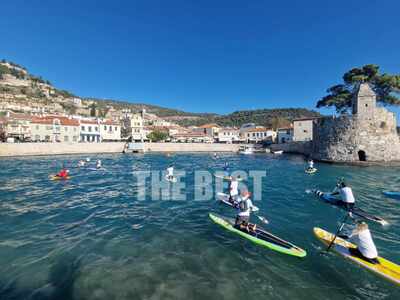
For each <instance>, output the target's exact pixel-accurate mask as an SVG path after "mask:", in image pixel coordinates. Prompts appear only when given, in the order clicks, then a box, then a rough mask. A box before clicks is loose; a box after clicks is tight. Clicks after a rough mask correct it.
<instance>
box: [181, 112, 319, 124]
mask: <svg viewBox="0 0 400 300" xmlns="http://www.w3.org/2000/svg"><path fill="white" fill-rule="evenodd" d="M319 116H321V114H320V113H318V112H316V111H313V110H308V109H305V108H278V109H256V110H242V111H235V112H233V113H231V114H227V115H207V116H202V117H198V118H190V119H182V120H178V121H177V122H178V123H179V124H181V125H185V126H188V125H203V124H206V123H216V124H218V125H220V126H238V127H239V126H241V125H243V124H245V123H256V124H257V125H262V126H266V127H272V128H274V129H276V128H279V127H286V126H288V125H290V122H291V121H292V120H293V119H298V118H308V117H319Z"/></svg>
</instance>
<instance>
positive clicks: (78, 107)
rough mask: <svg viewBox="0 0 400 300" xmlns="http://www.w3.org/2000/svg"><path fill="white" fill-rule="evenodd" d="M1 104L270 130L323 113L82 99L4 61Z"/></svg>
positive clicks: (1, 63) (0, 72)
mask: <svg viewBox="0 0 400 300" xmlns="http://www.w3.org/2000/svg"><path fill="white" fill-rule="evenodd" d="M0 101H1V102H2V103H3V104H5V105H3V107H6V108H7V107H8V109H12V110H16V111H18V110H25V109H26V108H27V107H28V108H29V107H32V108H33V109H32V111H36V112H47V113H68V114H80V115H83V116H99V117H112V118H119V117H121V116H122V115H123V111H126V110H130V111H131V112H139V111H141V110H142V109H146V111H147V112H148V113H151V114H155V115H157V116H159V117H161V118H165V119H167V120H170V121H173V122H176V123H178V124H180V125H183V126H189V125H204V124H206V123H217V124H218V125H221V126H241V125H242V124H245V123H256V124H257V125H263V126H268V127H273V128H277V127H284V126H288V125H289V124H290V122H291V121H292V120H293V119H296V118H304V117H315V116H320V114H319V113H317V112H315V111H312V110H307V109H304V108H284V109H257V110H245V111H236V112H233V113H231V114H227V115H219V114H213V113H190V112H185V111H181V110H177V109H171V108H165V107H161V106H156V105H151V104H145V103H131V102H128V101H121V100H110V99H97V98H81V97H78V96H75V95H74V94H73V93H71V92H69V91H65V90H62V89H58V88H56V87H54V86H53V85H52V84H51V82H50V81H48V80H46V79H43V78H42V77H41V76H35V75H32V74H30V73H29V72H28V70H27V69H26V68H24V67H23V66H20V65H18V64H16V63H13V62H10V61H6V60H4V59H3V60H1V61H0Z"/></svg>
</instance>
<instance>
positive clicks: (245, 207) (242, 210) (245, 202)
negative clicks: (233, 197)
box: [235, 190, 256, 232]
mask: <svg viewBox="0 0 400 300" xmlns="http://www.w3.org/2000/svg"><path fill="white" fill-rule="evenodd" d="M250 196H251V193H250V192H249V191H247V190H245V191H242V192H241V195H240V196H239V197H238V201H237V208H238V213H237V215H236V220H235V227H237V228H239V229H240V230H246V231H248V232H250V231H255V230H256V225H255V224H250V223H249V221H250V214H251V212H252V209H253V202H252V201H251V200H250Z"/></svg>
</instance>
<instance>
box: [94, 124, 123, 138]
mask: <svg viewBox="0 0 400 300" xmlns="http://www.w3.org/2000/svg"><path fill="white" fill-rule="evenodd" d="M99 126H100V140H101V141H102V142H112V141H120V140H121V125H120V124H119V123H118V122H115V121H111V120H103V121H101V122H100V124H99Z"/></svg>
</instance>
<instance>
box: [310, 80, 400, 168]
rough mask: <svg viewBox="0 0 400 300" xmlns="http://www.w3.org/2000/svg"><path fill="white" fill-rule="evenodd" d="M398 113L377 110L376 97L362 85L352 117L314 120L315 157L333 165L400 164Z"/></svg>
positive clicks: (354, 100)
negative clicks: (360, 162) (357, 163)
mask: <svg viewBox="0 0 400 300" xmlns="http://www.w3.org/2000/svg"><path fill="white" fill-rule="evenodd" d="M396 124H397V123H396V117H395V114H394V113H392V112H389V111H388V110H386V109H385V108H383V107H376V95H375V94H374V92H373V91H372V89H371V88H370V87H369V85H368V84H361V85H360V86H359V87H358V91H357V93H356V94H355V97H354V99H353V115H342V116H340V117H326V118H322V119H319V120H316V121H315V124H314V125H315V126H314V132H313V149H312V156H313V158H314V159H317V160H323V161H332V162H357V161H371V162H389V161H400V138H399V135H398V133H397V129H396V126H397V125H396Z"/></svg>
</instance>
